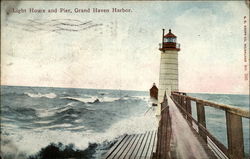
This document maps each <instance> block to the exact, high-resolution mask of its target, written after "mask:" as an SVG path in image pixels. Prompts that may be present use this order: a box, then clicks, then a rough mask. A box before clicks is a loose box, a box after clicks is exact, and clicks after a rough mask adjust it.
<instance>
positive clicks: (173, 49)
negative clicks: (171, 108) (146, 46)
mask: <svg viewBox="0 0 250 159" xmlns="http://www.w3.org/2000/svg"><path fill="white" fill-rule="evenodd" d="M164 31H165V30H164V29H163V34H162V43H161V44H160V49H159V50H160V51H161V61H160V77H159V90H158V106H157V107H158V109H157V112H156V115H160V113H161V104H160V103H162V101H163V97H164V94H165V92H166V94H167V95H170V94H171V91H178V52H179V51H180V44H178V43H177V37H176V36H175V35H174V34H173V33H172V32H171V29H169V32H168V33H167V34H166V35H165V33H164Z"/></svg>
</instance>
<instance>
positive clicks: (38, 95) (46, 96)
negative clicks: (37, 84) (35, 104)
mask: <svg viewBox="0 0 250 159" xmlns="http://www.w3.org/2000/svg"><path fill="white" fill-rule="evenodd" d="M24 94H26V95H28V96H29V97H31V98H42V97H45V98H50V99H52V98H56V97H57V95H56V94H55V93H48V94H41V93H37V94H34V93H27V92H25V93H24Z"/></svg>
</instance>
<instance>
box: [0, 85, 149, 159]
mask: <svg viewBox="0 0 250 159" xmlns="http://www.w3.org/2000/svg"><path fill="white" fill-rule="evenodd" d="M147 95H148V94H147V92H139V91H119V90H94V89H70V88H45V87H43V88H42V87H40V88H39V87H7V86H1V137H2V140H3V141H4V142H1V150H2V153H3V154H4V155H5V157H8V156H9V158H20V157H24V156H25V157H27V156H29V155H34V154H36V153H37V152H38V151H40V150H41V148H44V147H46V146H48V145H49V144H50V143H55V145H57V146H58V142H61V143H62V144H63V146H62V147H61V148H60V150H62V149H63V147H65V145H68V144H74V146H73V147H72V149H74V150H85V149H86V148H88V147H89V146H91V145H89V143H92V149H95V151H92V150H91V149H89V152H90V153H91V154H88V152H85V154H88V155H87V156H88V157H87V158H99V157H100V155H101V154H102V153H104V152H106V151H107V149H108V148H109V147H110V145H112V141H114V140H115V139H116V138H117V137H119V136H121V135H123V134H125V133H126V132H133V131H136V127H135V126H136V125H135V124H136V123H137V122H139V121H140V120H142V119H143V114H144V112H145V111H146V110H147V109H148V103H147V102H148V100H147ZM135 120H136V121H135ZM140 122H142V121H140ZM133 129H134V130H133ZM93 144H94V145H95V144H98V145H95V146H93ZM82 156H84V155H82ZM25 157H24V158H25ZM84 158H86V155H85V157H84Z"/></svg>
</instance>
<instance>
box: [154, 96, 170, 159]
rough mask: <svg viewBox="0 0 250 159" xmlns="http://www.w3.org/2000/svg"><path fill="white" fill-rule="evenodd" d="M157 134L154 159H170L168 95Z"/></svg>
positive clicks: (164, 100) (162, 106) (163, 105)
mask: <svg viewBox="0 0 250 159" xmlns="http://www.w3.org/2000/svg"><path fill="white" fill-rule="evenodd" d="M157 133H158V134H157V145H156V153H155V154H153V157H152V158H153V159H170V156H169V153H170V139H171V118H170V115H169V106H168V100H167V96H166V94H165V96H164V99H163V102H162V103H161V118H160V121H159V127H158V132H157Z"/></svg>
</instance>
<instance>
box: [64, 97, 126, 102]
mask: <svg viewBox="0 0 250 159" xmlns="http://www.w3.org/2000/svg"><path fill="white" fill-rule="evenodd" d="M61 99H68V100H72V101H78V102H82V103H88V104H95V103H100V102H114V101H117V100H119V99H121V98H114V97H102V98H98V97H89V98H78V97H61Z"/></svg>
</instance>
